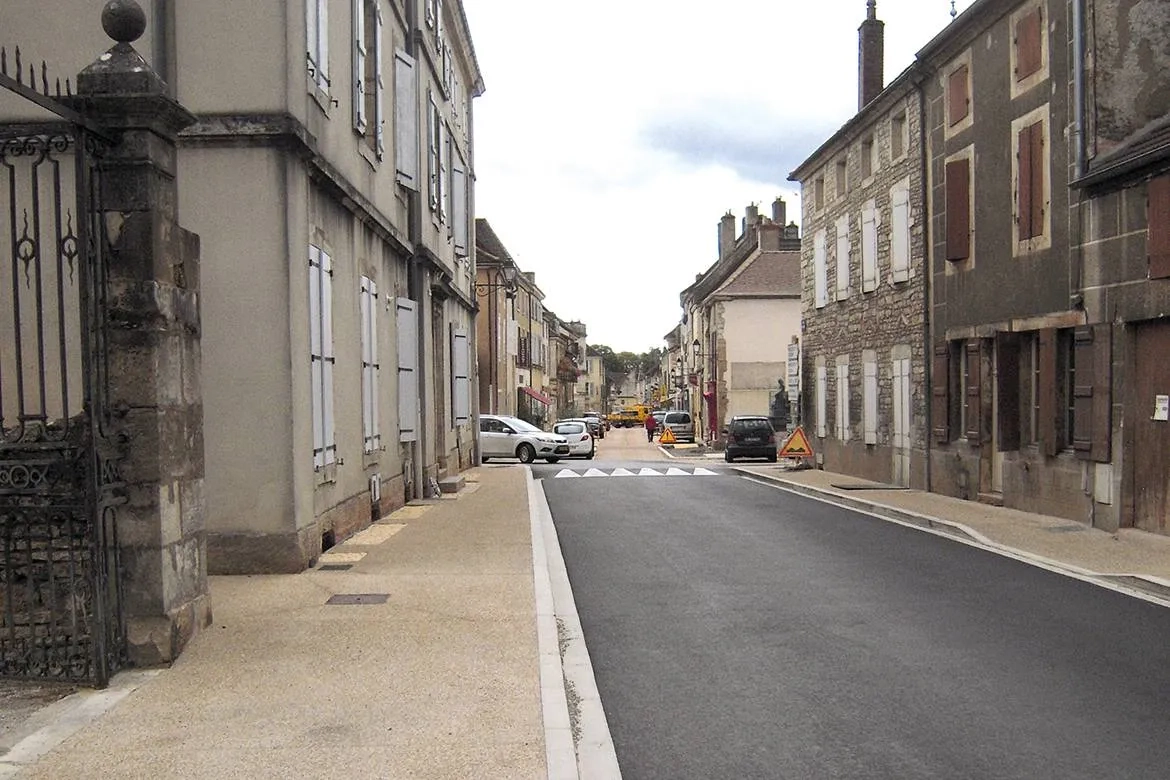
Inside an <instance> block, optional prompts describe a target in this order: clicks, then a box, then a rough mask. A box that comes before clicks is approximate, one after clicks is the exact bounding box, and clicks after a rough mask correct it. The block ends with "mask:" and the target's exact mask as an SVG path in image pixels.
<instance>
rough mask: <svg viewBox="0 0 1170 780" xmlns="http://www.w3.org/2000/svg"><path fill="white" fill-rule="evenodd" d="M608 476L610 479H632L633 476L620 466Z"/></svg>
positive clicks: (632, 473)
mask: <svg viewBox="0 0 1170 780" xmlns="http://www.w3.org/2000/svg"><path fill="white" fill-rule="evenodd" d="M609 475H610V476H611V477H632V476H634V472H632V471H630V470H629V469H623V468H622V467H621V466H618V467H617V468H616V469H614V470H613V471H611V472H610V474H609Z"/></svg>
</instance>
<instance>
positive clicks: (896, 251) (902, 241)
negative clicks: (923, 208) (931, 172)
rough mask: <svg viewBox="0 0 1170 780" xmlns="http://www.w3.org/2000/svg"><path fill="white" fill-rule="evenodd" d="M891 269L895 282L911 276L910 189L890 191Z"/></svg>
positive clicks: (903, 188) (899, 188)
mask: <svg viewBox="0 0 1170 780" xmlns="http://www.w3.org/2000/svg"><path fill="white" fill-rule="evenodd" d="M890 216H891V219H890V222H891V223H892V224H891V225H890V271H891V273H892V275H893V278H894V281H895V282H905V281H907V280H908V279H909V278H910V191H909V190H908V189H906V188H905V187H897V188H895V189H894V190H892V191H891V193H890Z"/></svg>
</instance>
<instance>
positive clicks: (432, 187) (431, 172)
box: [427, 94, 439, 211]
mask: <svg viewBox="0 0 1170 780" xmlns="http://www.w3.org/2000/svg"><path fill="white" fill-rule="evenodd" d="M427 190H428V193H429V195H430V204H431V211H438V210H439V107H438V106H436V105H435V96H434V95H429V94H428V95H427Z"/></svg>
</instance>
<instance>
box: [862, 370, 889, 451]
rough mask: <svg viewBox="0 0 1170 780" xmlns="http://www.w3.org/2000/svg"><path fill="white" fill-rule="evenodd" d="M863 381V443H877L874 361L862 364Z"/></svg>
mask: <svg viewBox="0 0 1170 780" xmlns="http://www.w3.org/2000/svg"><path fill="white" fill-rule="evenodd" d="M863 382H864V384H863V386H862V394H863V396H864V403H865V406H864V408H863V409H862V418H863V419H862V427H863V429H864V432H865V443H866V444H877V429H878V371H877V363H876V362H874V361H872V360H870V361H866V362H865V363H864V364H863ZM896 405H897V404H896V402H895V406H896Z"/></svg>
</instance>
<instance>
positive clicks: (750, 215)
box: [743, 203, 760, 233]
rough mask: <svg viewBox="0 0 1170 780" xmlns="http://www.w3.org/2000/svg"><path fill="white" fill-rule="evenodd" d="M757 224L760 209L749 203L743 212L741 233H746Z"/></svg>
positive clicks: (758, 222)
mask: <svg viewBox="0 0 1170 780" xmlns="http://www.w3.org/2000/svg"><path fill="white" fill-rule="evenodd" d="M758 224H760V208H759V206H757V205H756V204H754V203H749V204H748V207H747V208H746V209H744V210H743V232H744V233H747V232H748V231H749V230H751V229H752V228H754V227H755V226H756V225H758Z"/></svg>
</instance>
